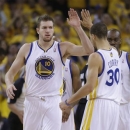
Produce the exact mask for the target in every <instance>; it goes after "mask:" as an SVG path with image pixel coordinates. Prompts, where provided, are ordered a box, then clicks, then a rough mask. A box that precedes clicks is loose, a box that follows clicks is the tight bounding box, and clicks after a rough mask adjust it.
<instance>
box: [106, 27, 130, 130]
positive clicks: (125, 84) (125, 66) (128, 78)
mask: <svg viewBox="0 0 130 130" xmlns="http://www.w3.org/2000/svg"><path fill="white" fill-rule="evenodd" d="M107 39H108V41H109V43H110V45H112V46H114V47H115V48H116V49H117V50H118V53H119V56H120V63H121V72H122V100H121V105H120V114H119V126H118V130H130V54H129V53H128V52H125V51H121V50H120V45H121V34H120V32H119V31H118V30H117V29H111V30H109V31H108V34H107Z"/></svg>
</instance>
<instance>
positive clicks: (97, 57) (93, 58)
mask: <svg viewBox="0 0 130 130" xmlns="http://www.w3.org/2000/svg"><path fill="white" fill-rule="evenodd" d="M99 58H100V54H99V53H98V52H94V53H91V54H90V55H89V59H92V60H98V59H99Z"/></svg>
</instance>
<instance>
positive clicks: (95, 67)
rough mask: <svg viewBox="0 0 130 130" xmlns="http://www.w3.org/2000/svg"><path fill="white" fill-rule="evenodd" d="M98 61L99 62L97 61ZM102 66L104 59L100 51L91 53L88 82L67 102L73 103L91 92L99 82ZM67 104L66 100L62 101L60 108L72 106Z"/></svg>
mask: <svg viewBox="0 0 130 130" xmlns="http://www.w3.org/2000/svg"><path fill="white" fill-rule="evenodd" d="M97 61H98V62H97ZM101 68H102V59H101V57H100V55H99V54H98V53H93V54H91V55H90V57H89V60H88V76H87V83H86V84H85V85H84V86H83V87H81V88H80V89H79V90H78V91H77V92H76V93H75V94H74V95H73V96H72V97H71V98H69V99H68V100H67V104H70V106H71V104H73V103H74V102H76V101H77V100H79V99H81V98H82V97H84V96H86V95H88V94H89V93H91V92H92V91H93V90H94V88H95V86H96V82H97V78H98V74H99V73H100V72H101V70H102V69H101ZM70 106H69V105H68V106H67V105H66V104H65V103H64V102H62V103H60V108H61V109H62V110H65V109H67V108H68V107H70Z"/></svg>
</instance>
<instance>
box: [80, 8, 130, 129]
mask: <svg viewBox="0 0 130 130" xmlns="http://www.w3.org/2000/svg"><path fill="white" fill-rule="evenodd" d="M82 18H83V22H82V24H83V26H85V27H87V28H88V29H90V28H91V26H92V20H91V17H90V14H89V11H86V10H85V11H82ZM107 40H108V42H109V43H110V45H111V46H114V47H115V48H116V49H117V51H118V54H119V57H120V63H121V72H122V73H121V75H122V99H121V105H120V113H119V123H118V124H119V125H118V130H130V112H129V110H130V88H129V86H130V54H129V53H128V52H125V51H121V50H120V45H121V34H120V32H119V31H118V30H117V29H111V30H109V31H108V33H107Z"/></svg>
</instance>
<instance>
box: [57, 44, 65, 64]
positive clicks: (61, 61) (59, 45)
mask: <svg viewBox="0 0 130 130" xmlns="http://www.w3.org/2000/svg"><path fill="white" fill-rule="evenodd" d="M58 50H59V53H60V58H61V62H62V64H63V65H64V66H65V64H64V62H63V60H62V55H61V50H60V45H59V43H58Z"/></svg>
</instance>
